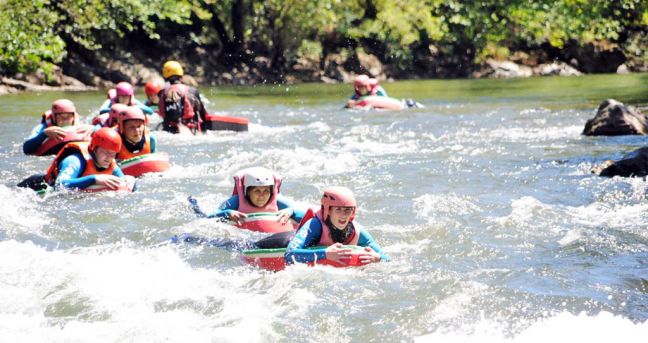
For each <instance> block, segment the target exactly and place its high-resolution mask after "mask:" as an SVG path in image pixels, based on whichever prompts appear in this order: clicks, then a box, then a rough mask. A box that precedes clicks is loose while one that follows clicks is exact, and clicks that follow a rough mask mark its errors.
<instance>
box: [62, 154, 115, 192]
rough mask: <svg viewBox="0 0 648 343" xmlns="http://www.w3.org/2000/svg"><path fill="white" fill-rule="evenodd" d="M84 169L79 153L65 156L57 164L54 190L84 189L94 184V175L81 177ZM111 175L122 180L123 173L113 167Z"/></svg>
mask: <svg viewBox="0 0 648 343" xmlns="http://www.w3.org/2000/svg"><path fill="white" fill-rule="evenodd" d="M85 169H86V160H85V159H84V158H83V156H82V155H81V154H80V153H73V154H71V155H70V156H67V157H65V158H64V159H63V161H61V162H60V163H59V173H58V176H57V177H56V182H55V183H54V188H55V189H57V190H58V189H60V188H61V186H62V187H64V188H78V189H85V188H87V187H89V186H92V185H94V184H95V183H96V181H97V179H96V177H95V176H96V175H86V176H81V177H79V176H80V175H82V174H83V172H84V170H85ZM112 175H114V176H117V177H120V178H123V177H124V173H123V172H122V171H121V169H119V166H116V165H115V168H114V169H113V172H112Z"/></svg>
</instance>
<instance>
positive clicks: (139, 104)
mask: <svg viewBox="0 0 648 343" xmlns="http://www.w3.org/2000/svg"><path fill="white" fill-rule="evenodd" d="M133 102H134V103H135V105H137V107H139V108H140V109H141V110H142V112H144V114H149V115H150V114H153V109H152V108H150V107H148V106H146V105H144V104H143V103H142V102H141V101H139V100H137V99H135V98H133Z"/></svg>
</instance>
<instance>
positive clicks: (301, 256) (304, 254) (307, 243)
mask: <svg viewBox="0 0 648 343" xmlns="http://www.w3.org/2000/svg"><path fill="white" fill-rule="evenodd" d="M321 237H322V224H321V223H320V222H319V220H318V219H317V218H311V219H310V220H309V221H307V222H306V223H305V224H304V225H303V226H302V227H301V228H300V229H299V230H298V231H297V234H295V237H293V238H292V239H291V240H290V243H288V247H287V248H286V254H285V255H284V260H285V261H286V263H288V264H291V263H293V262H300V263H309V262H315V261H316V260H318V261H319V260H324V259H326V248H322V249H312V250H311V249H306V248H308V247H312V246H315V245H316V244H317V242H319V240H320V238H321Z"/></svg>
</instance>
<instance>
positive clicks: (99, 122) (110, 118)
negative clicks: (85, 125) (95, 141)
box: [92, 103, 128, 131]
mask: <svg viewBox="0 0 648 343" xmlns="http://www.w3.org/2000/svg"><path fill="white" fill-rule="evenodd" d="M127 108H128V106H126V105H124V104H120V103H116V104H112V106H110V112H109V113H102V114H100V115H98V116H96V117H94V119H92V125H95V129H94V130H95V131H97V130H99V129H100V128H102V127H112V128H116V127H117V125H119V116H120V114H121V113H122V112H123V111H125V110H126V109H127Z"/></svg>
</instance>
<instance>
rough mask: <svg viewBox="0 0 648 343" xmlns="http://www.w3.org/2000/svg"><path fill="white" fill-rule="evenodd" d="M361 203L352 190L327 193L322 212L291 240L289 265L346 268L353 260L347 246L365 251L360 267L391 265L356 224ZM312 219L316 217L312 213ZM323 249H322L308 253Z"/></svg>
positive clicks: (325, 190)
mask: <svg viewBox="0 0 648 343" xmlns="http://www.w3.org/2000/svg"><path fill="white" fill-rule="evenodd" d="M356 209H357V203H356V200H355V197H354V196H353V193H352V192H351V190H349V189H348V188H346V187H328V188H326V189H324V194H323V196H322V201H321V208H320V209H319V210H318V211H317V213H315V214H314V216H313V217H311V218H310V219H308V214H307V215H306V218H305V219H307V221H306V222H304V223H303V224H301V225H300V227H299V229H298V230H297V234H296V235H295V236H294V237H293V238H292V239H291V240H290V243H289V244H288V247H287V248H286V254H285V255H284V259H285V260H286V263H288V264H291V263H295V262H298V263H313V262H316V261H317V260H323V259H328V260H332V261H336V262H338V263H342V264H344V263H345V262H347V261H349V260H350V259H351V255H352V250H351V249H349V248H345V247H344V245H358V246H362V247H365V249H364V252H363V253H362V254H361V255H360V256H359V260H360V263H362V264H368V263H376V262H380V261H388V260H389V256H388V255H387V254H385V253H383V252H382V249H381V248H380V246H379V245H378V243H376V242H375V241H374V239H373V237H371V235H370V234H369V232H367V231H366V230H365V229H364V228H362V226H360V225H359V224H358V223H357V222H355V221H354V219H355V215H356ZM309 214H311V215H312V213H309ZM316 246H322V248H321V249H314V250H313V249H306V248H308V247H316Z"/></svg>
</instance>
